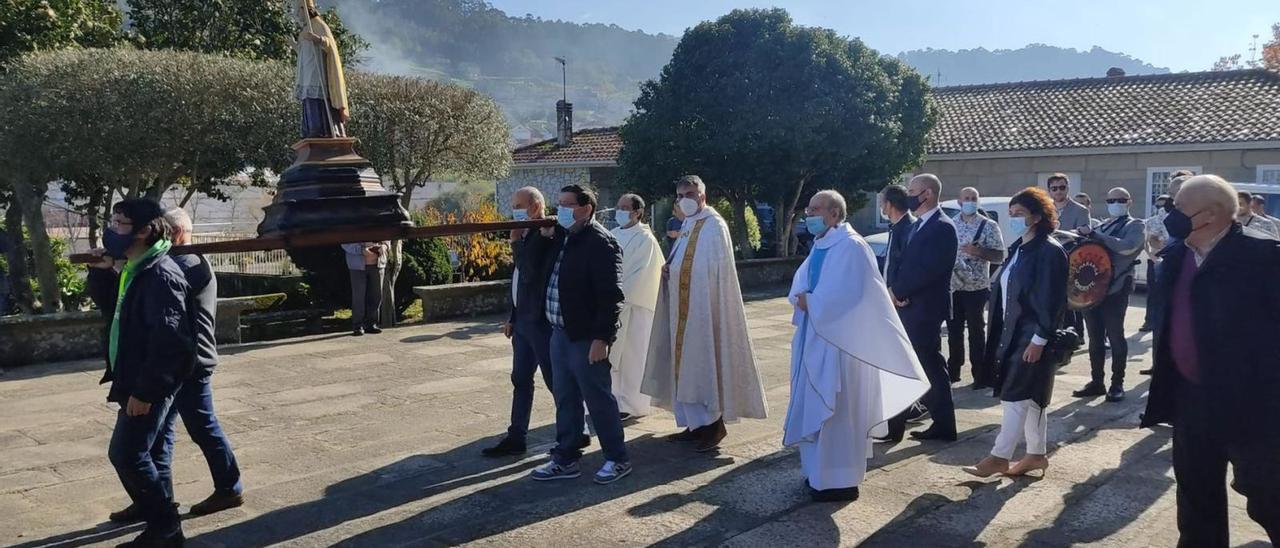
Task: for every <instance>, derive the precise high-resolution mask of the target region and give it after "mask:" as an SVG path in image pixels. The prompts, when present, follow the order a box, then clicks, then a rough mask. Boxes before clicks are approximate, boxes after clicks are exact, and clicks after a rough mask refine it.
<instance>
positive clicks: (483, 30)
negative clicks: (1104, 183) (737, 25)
mask: <svg viewBox="0 0 1280 548" xmlns="http://www.w3.org/2000/svg"><path fill="white" fill-rule="evenodd" d="M320 3H321V5H322V6H330V5H332V6H336V7H337V8H338V11H339V13H340V14H341V15H342V18H343V20H344V21H346V22H347V23H348V25H350V26H351V27H352V28H353V29H354V30H355V31H356V32H358V33H359V34H360V35H361V36H362V37H363V38H364V39H365V40H368V41H369V43H370V44H371V45H372V47H371V48H370V50H369V52H368V53H367V55H366V61H365V62H364V64H363V65H362V68H364V69H366V70H374V71H379V72H390V73H396V74H407V75H417V76H424V77H427V78H433V79H438V80H448V81H453V82H456V83H460V84H463V85H468V86H472V87H474V88H476V89H478V90H480V91H483V92H485V93H487V94H489V95H491V96H493V97H494V98H495V99H496V100H497V101H498V102H499V103H500V104H501V105H502V106H503V109H504V110H505V111H506V114H507V117H508V120H509V121H510V123H511V125H512V126H513V127H516V126H525V127H527V128H529V129H532V130H533V131H534V132H535V136H536V134H537V133H541V134H543V135H549V134H551V133H552V132H553V131H554V129H555V121H554V120H555V117H554V115H555V106H554V105H555V101H556V100H557V99H559V98H560V95H561V81H560V76H561V75H560V65H559V63H557V62H556V60H555V57H557V56H561V57H566V58H567V59H568V62H569V65H568V88H569V89H568V96H569V101H570V102H572V103H573V104H574V122H575V123H574V125H575V127H578V128H582V127H595V126H605V125H615V124H618V123H621V122H622V120H623V119H624V118H625V117H626V115H627V113H628V112H629V111H630V109H631V102H632V101H633V100H634V99H635V97H636V96H637V95H638V94H639V84H640V82H642V81H644V80H646V79H650V78H656V77H657V76H658V73H659V71H660V70H661V69H662V66H663V65H665V64H666V63H667V61H668V60H669V59H670V57H671V52H672V51H673V50H674V49H675V46H676V42H677V40H678V37H675V36H670V35H665V34H656V35H655V34H647V33H644V32H641V31H633V30H627V29H624V28H622V27H619V26H617V25H604V24H580V23H571V22H565V21H549V20H544V19H541V18H538V17H535V16H533V15H524V16H522V17H515V16H512V15H508V14H506V13H504V12H503V11H502V10H499V9H497V8H494V7H493V6H491V5H489V4H488V3H487V2H485V1H483V0H322V1H321V2H320ZM870 45H871V46H872V47H874V46H875V44H870ZM886 53H888V52H886ZM898 57H899V58H900V59H902V60H903V61H905V62H907V63H908V64H910V65H912V66H914V67H916V69H918V70H919V71H920V72H921V73H923V74H926V75H929V76H930V77H931V78H933V79H934V80H938V76H939V72H940V73H941V80H940V82H941V84H942V85H961V84H974V83H985V82H1009V81H1018V80H1043V79H1056V78H1078V77H1100V76H1103V75H1104V74H1105V73H1106V71H1107V69H1108V68H1110V67H1120V68H1122V69H1124V70H1125V71H1126V72H1127V73H1128V74H1155V73H1164V72H1169V71H1168V69H1164V68H1159V67H1154V66H1151V65H1149V64H1147V63H1144V62H1142V61H1140V60H1138V59H1134V58H1132V57H1130V56H1128V55H1124V54H1122V53H1114V52H1110V51H1106V50H1103V49H1101V48H1096V47H1095V48H1094V49H1092V50H1089V51H1078V50H1074V49H1064V48H1058V47H1054V46H1047V45H1043V44H1033V45H1030V46H1027V47H1025V48H1020V49H1016V50H994V51H991V50H986V49H982V48H978V49H970V50H961V51H948V50H933V49H926V50H915V51H908V52H904V53H901V54H899V55H898Z"/></svg>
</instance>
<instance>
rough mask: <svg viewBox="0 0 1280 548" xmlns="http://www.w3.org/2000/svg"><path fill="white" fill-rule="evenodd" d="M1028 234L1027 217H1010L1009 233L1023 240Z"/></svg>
mask: <svg viewBox="0 0 1280 548" xmlns="http://www.w3.org/2000/svg"><path fill="white" fill-rule="evenodd" d="M1026 232H1027V218H1026V217H1009V233H1010V235H1011V236H1013V237H1014V238H1021V237H1022V235H1023V234H1025V233H1026Z"/></svg>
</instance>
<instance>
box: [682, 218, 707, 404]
mask: <svg viewBox="0 0 1280 548" xmlns="http://www.w3.org/2000/svg"><path fill="white" fill-rule="evenodd" d="M706 222H707V220H706V219H701V220H699V221H697V222H695V223H694V224H693V228H692V229H691V230H690V231H689V244H688V245H686V246H685V248H684V259H682V260H681V261H680V302H679V305H678V309H677V310H678V314H677V316H676V349H675V350H676V359H675V366H674V367H675V377H676V378H677V379H678V378H680V361H681V359H682V358H683V357H684V330H685V327H686V326H687V325H688V324H689V286H690V284H691V283H692V282H693V254H694V252H695V251H696V250H697V249H698V234H700V233H701V232H702V225H703V224H705V223H706Z"/></svg>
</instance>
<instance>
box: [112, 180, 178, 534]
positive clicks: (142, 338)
mask: <svg viewBox="0 0 1280 548" xmlns="http://www.w3.org/2000/svg"><path fill="white" fill-rule="evenodd" d="M169 233H170V230H169V225H168V223H166V222H165V220H164V218H163V211H162V210H161V208H160V205H159V204H157V203H156V202H154V201H151V200H147V199H140V198H135V199H128V200H124V201H121V202H119V203H117V204H116V205H115V206H114V207H112V208H111V224H110V226H109V227H108V228H107V230H105V231H103V234H102V242H103V247H104V248H105V249H104V250H102V254H103V255H105V256H104V257H103V258H102V260H100V261H98V262H96V263H93V264H91V265H90V266H91V267H93V268H91V269H90V270H89V277H88V285H89V291H90V294H91V295H92V296H93V299H94V301H95V302H96V303H97V304H98V307H99V308H101V309H102V310H103V313H104V314H106V315H108V316H109V317H110V318H111V321H110V322H109V325H110V328H109V329H110V330H109V332H108V338H107V371H106V374H105V375H104V376H103V378H102V382H103V383H106V382H111V389H110V391H109V392H108V394H107V401H110V402H114V403H117V404H119V405H120V411H119V412H118V414H117V416H116V425H115V430H114V431H113V432H112V434H111V444H110V446H109V448H108V450H107V454H108V456H109V457H110V459H111V464H112V466H114V467H115V469H116V474H117V475H118V476H119V477H120V483H122V484H124V488H125V491H126V492H128V493H129V498H130V499H132V501H133V504H135V505H137V507H138V509H139V510H140V511H141V515H142V517H143V519H144V520H145V521H146V523H147V527H146V529H145V530H143V532H142V534H141V535H140V536H138V537H137V538H135V539H134V540H132V541H130V542H128V543H126V544H124V545H123V546H181V545H182V543H183V540H184V539H183V536H182V523H181V521H180V520H179V518H178V509H177V507H176V506H175V505H174V503H173V492H172V491H171V488H170V487H169V485H167V483H166V482H165V481H164V479H163V478H162V477H161V473H160V471H159V470H158V469H157V467H156V460H155V459H156V456H157V455H159V454H160V453H161V452H163V448H164V439H163V438H164V436H163V433H164V431H165V425H166V421H165V419H166V417H167V416H168V414H169V407H170V405H171V404H172V403H173V396H174V393H176V392H177V391H178V388H179V387H180V386H181V384H182V380H183V379H185V378H187V376H188V375H189V374H190V372H191V368H192V366H193V364H194V360H195V339H194V336H193V330H192V327H191V321H190V316H189V315H188V311H187V304H188V293H189V291H190V289H189V286H188V285H187V281H186V278H185V277H184V276H183V274H182V270H181V268H179V266H178V265H177V263H175V262H173V259H171V258H170V257H169V248H170V247H171V246H172V244H171V243H170V241H169ZM116 264H122V268H121V270H120V272H119V273H118V274H117V273H116V271H115V269H114V266H115V265H116Z"/></svg>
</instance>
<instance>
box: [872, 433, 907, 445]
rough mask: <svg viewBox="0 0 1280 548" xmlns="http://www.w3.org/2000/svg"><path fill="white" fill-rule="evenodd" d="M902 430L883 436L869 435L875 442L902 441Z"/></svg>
mask: <svg viewBox="0 0 1280 548" xmlns="http://www.w3.org/2000/svg"><path fill="white" fill-rule="evenodd" d="M903 434H904V432H896V433H893V434H889V435H887V436H885V437H883V438H882V437H879V436H871V441H872V442H875V443H898V442H900V441H902V436H903Z"/></svg>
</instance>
